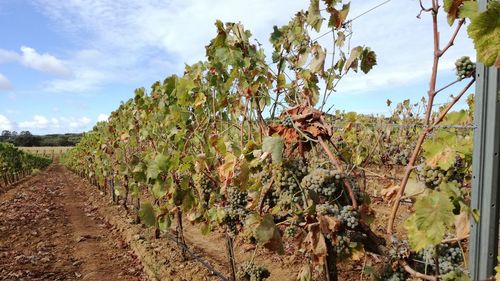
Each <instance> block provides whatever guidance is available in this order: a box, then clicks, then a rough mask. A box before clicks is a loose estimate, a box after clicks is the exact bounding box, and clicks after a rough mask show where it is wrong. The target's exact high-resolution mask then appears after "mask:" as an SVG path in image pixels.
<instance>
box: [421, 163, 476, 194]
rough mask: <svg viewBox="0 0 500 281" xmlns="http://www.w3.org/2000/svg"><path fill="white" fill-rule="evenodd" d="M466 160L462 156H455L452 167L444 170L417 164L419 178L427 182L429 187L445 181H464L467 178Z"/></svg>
mask: <svg viewBox="0 0 500 281" xmlns="http://www.w3.org/2000/svg"><path fill="white" fill-rule="evenodd" d="M465 168H466V167H465V161H464V160H463V158H461V157H460V156H457V157H456V158H455V162H454V163H453V165H452V166H451V167H450V169H448V170H446V171H444V170H443V169H441V168H439V167H435V168H433V167H431V166H428V165H425V164H421V165H419V166H417V176H418V178H419V179H420V180H421V181H423V182H425V185H426V186H427V187H429V188H435V187H437V186H439V185H440V184H441V183H443V182H453V181H455V182H456V183H463V182H464V178H465Z"/></svg>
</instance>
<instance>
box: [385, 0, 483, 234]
mask: <svg viewBox="0 0 500 281" xmlns="http://www.w3.org/2000/svg"><path fill="white" fill-rule="evenodd" d="M420 4H421V8H422V10H424V11H432V13H431V15H432V30H433V39H434V40H433V41H434V44H433V45H434V54H433V63H432V72H431V78H430V81H429V91H428V93H427V94H428V100H427V108H426V112H425V116H424V128H423V130H422V132H421V133H420V136H419V138H418V140H417V143H416V145H415V147H414V149H413V153H412V155H411V158H410V160H409V162H408V165H407V166H406V169H405V173H404V175H403V179H402V181H401V184H400V185H399V190H398V193H397V194H396V198H395V201H394V204H393V206H392V210H391V215H390V218H389V222H388V224H387V233H388V234H392V232H393V228H394V221H395V220H396V215H397V212H398V208H399V204H400V200H401V197H402V196H403V194H404V191H405V188H406V185H407V184H408V180H409V178H410V175H411V173H412V171H413V169H414V168H415V166H414V165H415V163H416V161H417V159H418V157H419V155H420V152H421V151H422V145H423V144H424V141H425V139H426V137H427V135H428V134H429V133H431V132H432V131H433V130H434V128H435V126H436V125H438V124H439V123H440V122H441V121H443V119H444V118H445V116H446V114H447V113H448V112H449V111H450V109H451V108H452V107H453V106H454V105H455V104H456V103H457V101H458V100H459V99H460V98H461V97H462V96H463V95H464V93H465V92H466V91H467V90H468V89H469V88H470V87H471V86H472V85H473V84H474V82H475V81H476V79H475V76H474V77H473V78H472V79H471V81H470V82H469V83H468V84H467V85H466V86H465V87H464V88H463V89H462V91H461V92H460V93H459V94H458V95H457V96H456V97H454V98H453V100H452V101H451V102H450V103H449V104H448V106H447V107H446V108H445V109H444V110H442V111H441V112H440V113H439V115H438V117H437V119H436V120H432V108H433V105H434V98H435V97H436V94H437V92H438V91H436V82H437V75H438V65H439V60H440V58H441V56H443V54H444V53H445V52H446V51H447V50H448V49H449V48H450V47H451V46H452V45H453V42H454V40H455V38H456V36H457V34H458V32H459V31H460V28H461V26H462V25H463V24H464V21H463V20H460V21H459V24H458V26H457V28H456V29H455V31H454V33H453V35H452V36H451V38H450V40H449V42H448V44H447V45H446V46H445V47H444V48H443V49H442V50H441V49H440V47H439V30H438V18H437V16H438V11H439V4H438V1H437V0H433V1H432V8H429V9H424V7H423V6H422V3H421V2H420Z"/></svg>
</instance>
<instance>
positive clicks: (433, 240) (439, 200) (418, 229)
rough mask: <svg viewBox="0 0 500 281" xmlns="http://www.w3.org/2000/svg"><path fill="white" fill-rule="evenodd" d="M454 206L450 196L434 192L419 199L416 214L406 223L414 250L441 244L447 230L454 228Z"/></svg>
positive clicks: (416, 204)
mask: <svg viewBox="0 0 500 281" xmlns="http://www.w3.org/2000/svg"><path fill="white" fill-rule="evenodd" d="M452 211H453V204H452V202H451V201H450V199H449V198H448V195H447V194H445V193H443V192H438V191H433V192H431V193H429V194H427V195H425V196H421V197H419V198H418V200H417V202H416V203H415V213H413V214H412V215H411V216H410V218H409V219H408V220H407V221H406V223H405V227H406V229H407V231H408V238H409V240H410V244H411V246H412V247H413V249H414V250H416V251H419V250H422V249H424V248H426V247H428V246H434V245H437V244H439V243H440V242H441V241H442V240H443V238H444V235H445V232H446V230H447V229H448V228H449V227H451V226H453V224H454V215H453V212H452Z"/></svg>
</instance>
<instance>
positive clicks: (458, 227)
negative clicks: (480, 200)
mask: <svg viewBox="0 0 500 281" xmlns="http://www.w3.org/2000/svg"><path fill="white" fill-rule="evenodd" d="M455 231H456V235H457V238H459V239H461V238H464V237H467V236H469V234H470V223H469V213H468V212H460V214H459V215H457V216H455Z"/></svg>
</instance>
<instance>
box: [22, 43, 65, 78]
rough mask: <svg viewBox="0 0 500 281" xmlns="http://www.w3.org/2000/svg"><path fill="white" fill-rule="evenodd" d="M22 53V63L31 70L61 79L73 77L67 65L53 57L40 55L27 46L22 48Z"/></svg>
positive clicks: (45, 54)
mask: <svg viewBox="0 0 500 281" xmlns="http://www.w3.org/2000/svg"><path fill="white" fill-rule="evenodd" d="M21 52H22V54H21V63H22V64H23V65H25V66H27V67H29V68H33V69H36V70H39V71H42V72H47V73H50V74H54V75H57V76H61V77H70V76H71V75H72V73H71V70H69V68H68V67H66V65H65V63H64V62H63V61H61V60H59V59H57V58H56V57H54V56H53V55H50V54H47V53H44V54H40V53H38V52H37V51H36V50H35V49H33V48H30V47H26V46H22V47H21Z"/></svg>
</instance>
